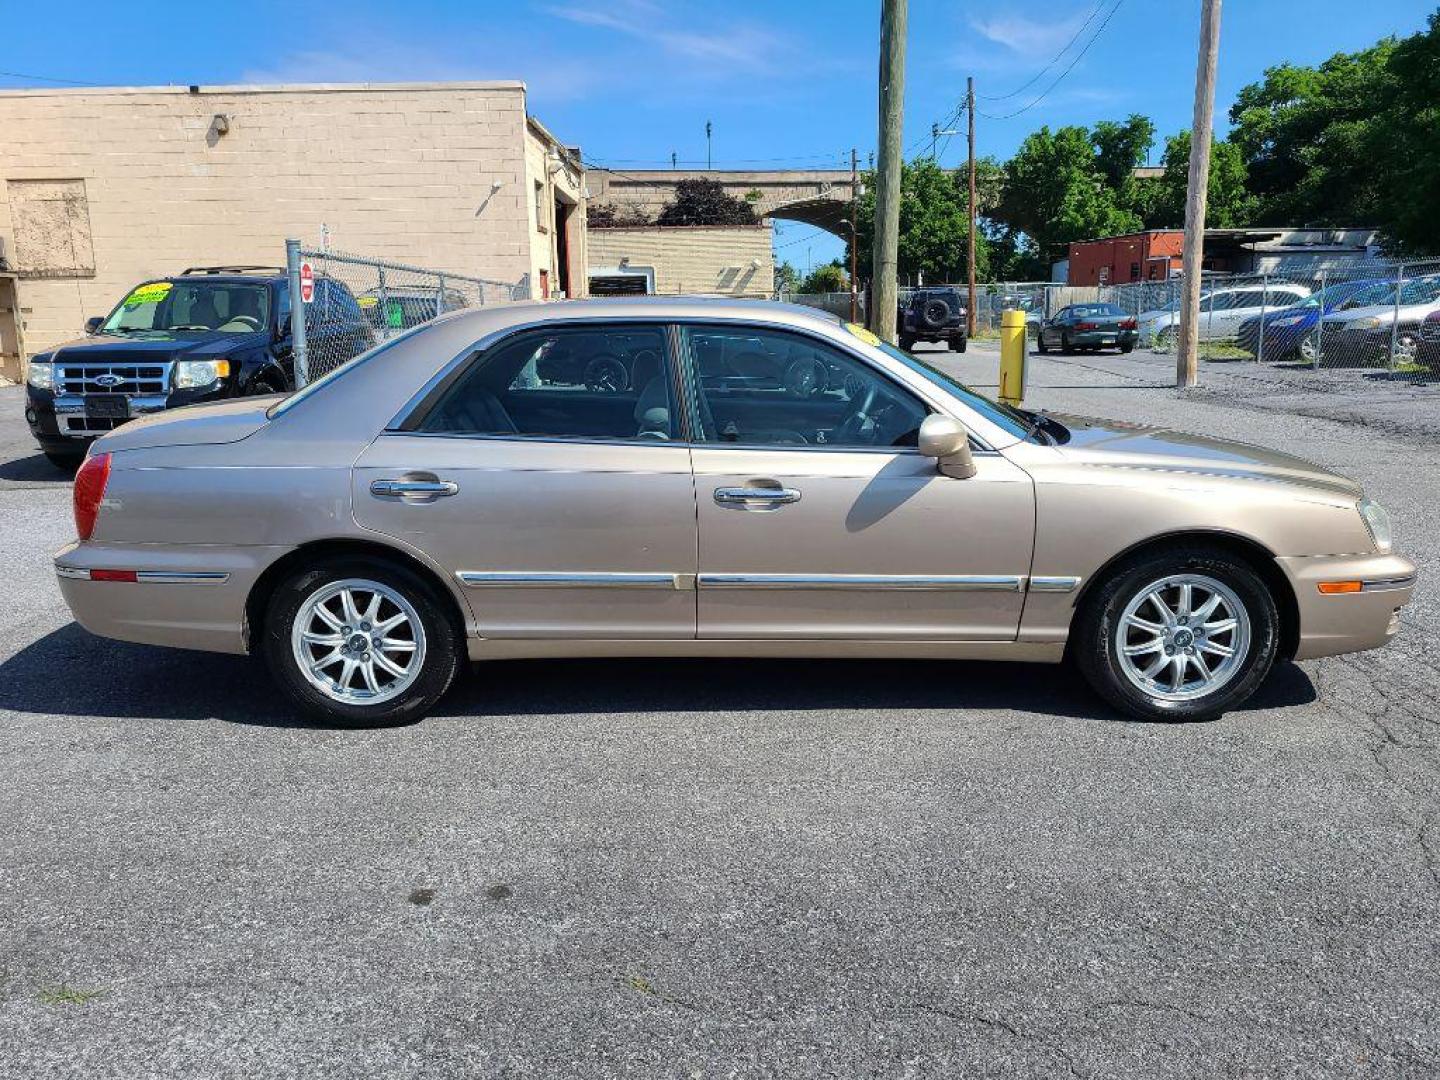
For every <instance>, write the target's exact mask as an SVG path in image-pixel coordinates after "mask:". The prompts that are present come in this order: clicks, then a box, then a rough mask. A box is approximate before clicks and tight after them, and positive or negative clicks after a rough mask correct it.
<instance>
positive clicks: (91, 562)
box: [55, 542, 290, 653]
mask: <svg viewBox="0 0 1440 1080" xmlns="http://www.w3.org/2000/svg"><path fill="white" fill-rule="evenodd" d="M288 550H290V549H289V548H284V547H221V546H216V545H208V544H205V545H201V544H194V545H174V546H163V547H162V546H160V545H154V544H103V543H78V542H77V543H72V544H70V545H68V546H66V547H64V548H61V549H60V551H58V552H56V553H55V573H56V576H57V578H58V580H59V583H60V594H61V595H62V596H63V597H64V598H65V603H66V604H67V605H68V606H69V608H70V611H71V613H72V614H73V615H74V616H75V621H76V622H78V623H79V624H80V625H81V626H83V627H85V629H86V630H89V631H90V632H91V633H92V634H98V635H100V636H101V637H107V638H115V639H117V640H119V641H134V642H138V643H140V644H142V645H165V646H170V647H173V648H181V649H200V650H204V651H206V652H222V653H244V652H246V651H247V648H246V646H247V642H246V635H247V627H246V625H245V603H246V600H247V599H248V598H249V595H250V590H251V589H252V588H253V587H254V585H255V582H256V581H257V580H258V579H259V577H260V575H261V574H262V573H263V572H264V570H265V568H266V567H267V566H269V565H270V564H271V563H273V562H274V561H275V560H276V559H277V558H279V557H280V556H281V555H283V554H284V553H285V552H286V551H288ZM97 570H121V571H130V570H133V571H135V576H136V580H135V581H96V580H92V579H91V577H90V575H91V572H92V571H97Z"/></svg>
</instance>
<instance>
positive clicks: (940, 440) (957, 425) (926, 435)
mask: <svg viewBox="0 0 1440 1080" xmlns="http://www.w3.org/2000/svg"><path fill="white" fill-rule="evenodd" d="M920 453H922V454H924V455H925V456H926V457H932V458H935V459H936V462H935V464H936V467H937V468H939V470H940V471H941V472H942V473H944V474H945V475H946V476H953V477H954V478H955V479H957V480H968V479H970V477H972V476H974V475H975V461H974V459H973V458H972V457H971V456H970V433H969V432H968V431H966V430H965V425H964V424H962V423H961V422H960V421H959V420H956V419H955V418H954V417H953V416H941V415H940V414H939V413H932V414H931V415H929V416H927V417H926V418H925V419H924V421H923V422H922V423H921V424H920Z"/></svg>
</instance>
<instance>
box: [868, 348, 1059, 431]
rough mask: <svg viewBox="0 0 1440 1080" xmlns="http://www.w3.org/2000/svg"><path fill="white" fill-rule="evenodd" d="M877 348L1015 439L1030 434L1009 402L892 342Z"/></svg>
mask: <svg viewBox="0 0 1440 1080" xmlns="http://www.w3.org/2000/svg"><path fill="white" fill-rule="evenodd" d="M877 348H879V349H880V350H881V351H883V352H884V353H885V355H886V356H891V357H894V358H895V359H896V360H899V361H900V362H901V363H902V364H904V365H905V366H906V367H908V368H909V369H910V370H911V371H914V372H917V373H918V374H920V375H923V376H924V377H925V378H927V379H929V380H930V381H931V382H933V383H935V384H936V385H938V386H940V387H941V388H942V389H944V390H946V391H948V392H949V393H951V394H954V395H955V396H956V397H958V398H959V399H960V400H961V401H963V402H965V404H966V405H968V406H970V408H972V409H974V410H975V411H976V412H978V413H979V414H980V415H981V416H983V417H985V419H986V420H989V421H990V422H991V423H992V424H994V425H995V426H996V427H999V428H1003V429H1004V430H1005V431H1007V432H1009V433H1010V434H1011V435H1014V436H1015V437H1016V438H1017V439H1026V438H1029V437H1030V433H1031V424H1030V420H1029V418H1028V417H1027V416H1026V415H1025V414H1024V413H1022V412H1020V411H1019V410H1018V409H1012V408H1011V407H1010V406H1009V405H1001V404H1000V403H998V402H995V401H991V400H990V399H989V398H987V397H986V396H985V395H983V394H978V393H976V392H975V391H974V390H971V389H970V387H968V386H966V385H965V384H964V383H962V382H961V381H960V380H959V379H957V378H955V376H954V375H951V374H950V373H948V372H945V371H941V370H940V369H939V368H938V367H933V366H931V365H930V364H927V363H926V362H925V361H924V360H921V359H920V358H919V357H918V356H911V355H910V354H909V353H907V352H905V351H904V350H903V349H897V348H896V347H895V346H894V345H888V344H886V343H885V342H883V341H882V342H880V343H879V345H878V346H877Z"/></svg>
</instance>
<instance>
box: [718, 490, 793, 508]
mask: <svg viewBox="0 0 1440 1080" xmlns="http://www.w3.org/2000/svg"><path fill="white" fill-rule="evenodd" d="M799 501H800V492H799V491H797V490H796V489H795V488H770V487H721V488H716V489H715V502H716V503H717V504H718V505H720V506H735V507H739V508H741V509H742V510H743V509H746V508H754V509H756V510H760V509H768V508H770V507H776V506H784V505H785V504H787V503H796V502H799ZM757 504H758V505H757Z"/></svg>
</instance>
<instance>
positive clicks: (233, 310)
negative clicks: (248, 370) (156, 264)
mask: <svg viewBox="0 0 1440 1080" xmlns="http://www.w3.org/2000/svg"><path fill="white" fill-rule="evenodd" d="M269 321H270V290H269V288H268V287H267V286H265V285H251V284H241V283H227V282H213V281H193V282H192V281H149V282H146V283H145V284H144V285H141V286H139V287H138V288H136V289H134V290H133V291H132V292H131V293H130V295H129V296H127V297H126V298H125V299H124V300H122V301H121V302H120V305H119V306H118V307H117V308H116V309H115V310H114V311H112V312H111V313H110V317H109V318H108V319H106V320H105V326H104V328H103V329H104V331H105V332H106V333H112V334H126V333H139V332H144V331H156V330H160V331H181V332H183V331H219V332H220V333H222V334H253V333H255V332H256V331H257V330H263V329H265V327H266V326H268V325H269Z"/></svg>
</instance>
